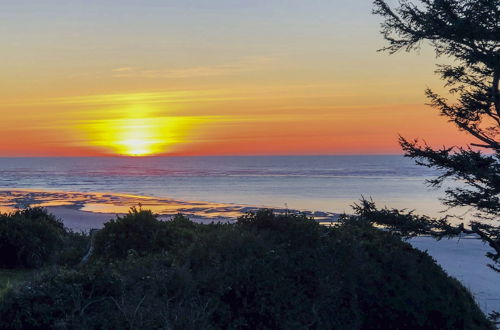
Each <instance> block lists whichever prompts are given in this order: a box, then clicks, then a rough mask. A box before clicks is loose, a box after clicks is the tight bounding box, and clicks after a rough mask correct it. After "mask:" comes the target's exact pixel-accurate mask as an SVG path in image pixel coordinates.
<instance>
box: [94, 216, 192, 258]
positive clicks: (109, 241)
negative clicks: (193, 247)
mask: <svg viewBox="0 0 500 330" xmlns="http://www.w3.org/2000/svg"><path fill="white" fill-rule="evenodd" d="M195 228H196V224H194V223H193V222H191V221H190V220H188V219H187V218H185V217H183V216H182V215H180V214H179V215H176V216H175V217H174V218H173V219H172V220H171V221H160V220H158V218H157V215H155V214H153V213H152V212H151V211H150V210H142V209H140V208H139V209H137V208H131V210H130V211H129V213H128V214H126V215H124V216H117V218H116V219H114V220H110V221H108V222H106V223H105V224H104V228H103V229H101V230H100V231H99V232H98V233H97V234H96V236H95V255H96V256H98V257H102V258H108V259H113V258H125V257H127V256H128V255H129V253H138V254H140V255H145V254H150V253H160V252H166V251H169V250H173V249H178V248H182V247H184V246H185V245H186V244H188V243H189V242H190V240H192V238H193V231H194V230H195Z"/></svg>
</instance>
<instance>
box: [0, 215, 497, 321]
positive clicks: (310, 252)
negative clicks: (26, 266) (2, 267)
mask: <svg viewBox="0 0 500 330" xmlns="http://www.w3.org/2000/svg"><path fill="white" fill-rule="evenodd" d="M146 240H149V241H146ZM94 251H95V252H94V254H93V255H92V256H91V258H90V259H89V261H88V262H87V263H85V264H80V265H78V266H72V267H68V266H59V267H51V268H49V269H47V270H45V271H43V272H42V273H41V274H39V275H38V276H35V277H34V278H33V279H32V280H30V281H29V282H28V283H26V284H23V285H19V286H15V287H14V288H11V289H10V290H8V291H7V292H6V293H5V295H4V297H3V298H2V299H1V300H0V328H2V329H24V328H30V329H48V328H50V329H94V328H98V329H117V328H118V329H138V328H142V329H156V328H165V329H221V328H224V329H235V328H245V329H255V328H257V329H268V328H273V329H276V328H283V329H297V328H315V329H378V328H380V329H382V328H383V329H391V328H393V329H398V328H411V329H424V328H425V329H447V328H453V329H489V328H491V326H490V324H489V323H488V321H487V320H486V318H485V316H484V315H483V314H482V313H481V311H480V310H479V308H478V307H477V305H476V304H475V303H474V301H473V299H472V297H471V295H470V294H469V293H468V291H467V290H466V289H465V288H464V287H463V286H461V284H460V283H459V282H458V281H456V280H454V279H452V278H450V277H449V276H448V275H446V274H445V273H444V272H443V270H442V269H441V268H440V267H439V266H438V265H437V264H436V263H435V262H434V261H433V260H432V258H430V257H429V256H428V255H427V254H426V253H424V252H421V251H418V250H415V249H413V248H412V247H411V246H410V245H408V244H407V243H404V242H402V241H401V240H400V239H399V237H398V236H397V235H394V234H392V233H389V232H383V231H380V230H377V229H375V228H373V227H372V226H371V225H369V224H368V223H364V222H361V221H345V223H343V224H342V225H341V226H339V227H335V228H327V227H324V226H320V225H319V224H318V223H317V222H316V221H313V220H312V219H309V218H307V217H305V216H303V215H295V214H284V215H277V214H274V213H273V212H272V211H269V210H261V211H259V212H257V213H256V214H249V215H246V216H244V217H241V218H240V219H239V220H238V222H237V223H236V224H212V225H200V224H195V223H192V222H190V221H189V220H188V219H186V218H184V217H182V216H177V217H175V218H174V220H172V221H168V222H162V221H159V220H158V219H157V217H156V216H155V215H154V214H153V213H151V212H150V211H145V210H141V209H132V210H131V212H130V213H129V214H128V215H125V216H123V217H117V219H115V220H111V221H110V222H108V223H106V224H105V226H104V229H102V230H101V231H100V232H99V233H98V234H96V239H95V250H94Z"/></svg>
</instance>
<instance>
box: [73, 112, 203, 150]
mask: <svg viewBox="0 0 500 330" xmlns="http://www.w3.org/2000/svg"><path fill="white" fill-rule="evenodd" d="M151 114H152V113H151V111H147V112H146V111H144V110H143V111H140V112H139V111H133V110H131V111H129V113H128V116H127V117H126V118H117V119H101V120H92V121H86V122H85V124H83V125H82V127H81V128H82V129H83V130H84V131H85V132H87V136H88V139H89V141H88V142H89V143H90V144H91V145H93V146H96V147H100V148H102V149H105V150H107V151H108V152H111V153H114V154H120V155H125V156H149V155H157V154H164V153H169V152H171V151H173V150H175V149H176V148H177V147H179V146H180V145H182V144H185V143H188V142H189V135H190V133H191V132H192V130H193V129H194V128H195V127H196V126H198V124H201V123H203V122H206V121H207V120H208V119H206V118H203V117H190V116H171V117H167V116H150V115H151ZM134 115H140V116H134Z"/></svg>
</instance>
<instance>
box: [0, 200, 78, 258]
mask: <svg viewBox="0 0 500 330" xmlns="http://www.w3.org/2000/svg"><path fill="white" fill-rule="evenodd" d="M87 244H88V243H87V237H86V236H85V235H83V234H76V233H72V232H70V231H68V230H67V229H66V228H64V225H63V223H62V222H61V221H60V220H59V219H56V218H55V217H54V216H53V215H51V214H48V213H47V211H46V210H45V209H42V208H28V209H25V210H18V211H15V212H13V213H10V214H0V268H39V267H42V266H45V265H48V264H53V263H55V262H57V261H59V260H57V259H58V258H61V260H60V261H61V262H63V263H67V264H71V263H74V262H76V261H78V260H79V258H81V255H82V253H84V251H85V249H86V248H87Z"/></svg>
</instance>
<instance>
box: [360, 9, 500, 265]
mask: <svg viewBox="0 0 500 330" xmlns="http://www.w3.org/2000/svg"><path fill="white" fill-rule="evenodd" d="M373 13H374V14H376V15H380V16H381V17H383V19H384V21H383V23H382V25H381V33H382V35H383V36H384V38H385V40H387V41H388V45H387V46H386V47H385V48H383V49H382V50H383V51H387V52H389V53H391V54H393V53H396V52H398V51H400V50H404V51H407V52H409V51H414V50H418V49H419V48H420V46H421V45H422V43H423V42H429V43H430V45H431V46H432V47H433V48H434V50H435V52H436V55H437V56H446V57H449V58H451V59H452V63H453V64H452V65H438V69H437V70H436V73H437V74H439V75H440V77H441V78H442V80H444V81H445V85H446V87H448V88H449V91H450V94H451V95H452V96H453V97H454V99H455V100H454V101H449V100H447V99H446V98H445V97H442V96H440V95H438V94H437V93H435V92H433V91H432V90H431V89H427V90H426V95H427V98H428V99H429V101H430V102H429V104H430V106H432V107H433V108H435V109H436V110H438V111H439V113H440V114H441V115H442V116H444V117H447V119H448V120H449V121H450V122H451V123H453V124H454V125H455V126H456V127H457V128H458V129H459V130H461V131H465V132H467V133H468V134H470V135H471V136H472V137H473V138H474V140H475V142H474V143H471V144H470V145H469V146H467V147H457V146H452V147H443V148H440V149H434V148H432V147H430V146H429V145H427V144H426V143H425V142H421V141H419V140H418V139H415V140H408V139H406V138H404V137H400V144H401V146H402V148H403V150H404V151H405V155H406V156H408V157H411V158H413V159H415V160H416V162H417V163H418V164H420V165H423V166H427V167H430V168H436V169H439V170H440V173H441V174H440V176H438V177H437V178H435V179H433V180H429V184H430V185H431V186H434V187H441V186H443V184H444V183H445V182H446V181H447V180H448V179H454V180H458V181H461V182H463V183H464V185H461V186H460V187H446V188H445V196H446V197H444V198H443V202H444V204H445V205H447V206H449V207H458V206H461V207H468V208H469V209H472V210H474V214H473V215H474V220H473V221H471V222H470V224H469V227H465V226H463V225H460V226H458V227H457V226H455V227H453V226H451V225H450V224H449V223H447V222H446V221H445V222H442V221H441V222H434V223H433V225H430V226H429V223H427V224H426V225H425V226H426V228H427V229H428V231H432V232H433V233H436V229H438V232H440V233H441V234H440V235H441V236H443V235H455V234H457V233H460V232H465V233H475V234H477V235H479V236H480V237H481V239H483V240H484V241H486V242H488V244H489V245H490V246H491V247H492V248H493V249H494V250H495V253H489V254H488V256H489V257H490V258H491V259H492V260H493V264H491V265H489V266H490V267H491V268H493V269H494V270H496V271H500V267H499V266H500V260H499V257H500V227H499V226H498V222H499V221H500V217H499V215H500V142H499V135H500V91H499V81H500V1H499V0H415V1H408V0H400V1H399V2H398V5H397V6H395V7H391V6H390V5H389V4H388V3H387V2H386V1H385V0H375V1H374V10H373ZM365 202H366V201H365ZM362 206H363V205H362ZM362 206H361V209H358V211H359V212H361V213H362V212H363V211H362V208H363V207H362ZM364 206H367V210H368V209H369V207H368V206H370V207H371V208H372V210H371V211H373V210H374V209H373V205H370V203H365V204H364ZM386 211H390V210H387V209H386ZM410 218H411V217H410ZM408 219H409V218H408V217H407V218H405V221H406V223H407V222H408ZM420 220H422V218H420ZM419 223H420V225H421V221H420V222H419ZM425 226H424V227H425ZM431 229H432V230H431Z"/></svg>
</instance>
